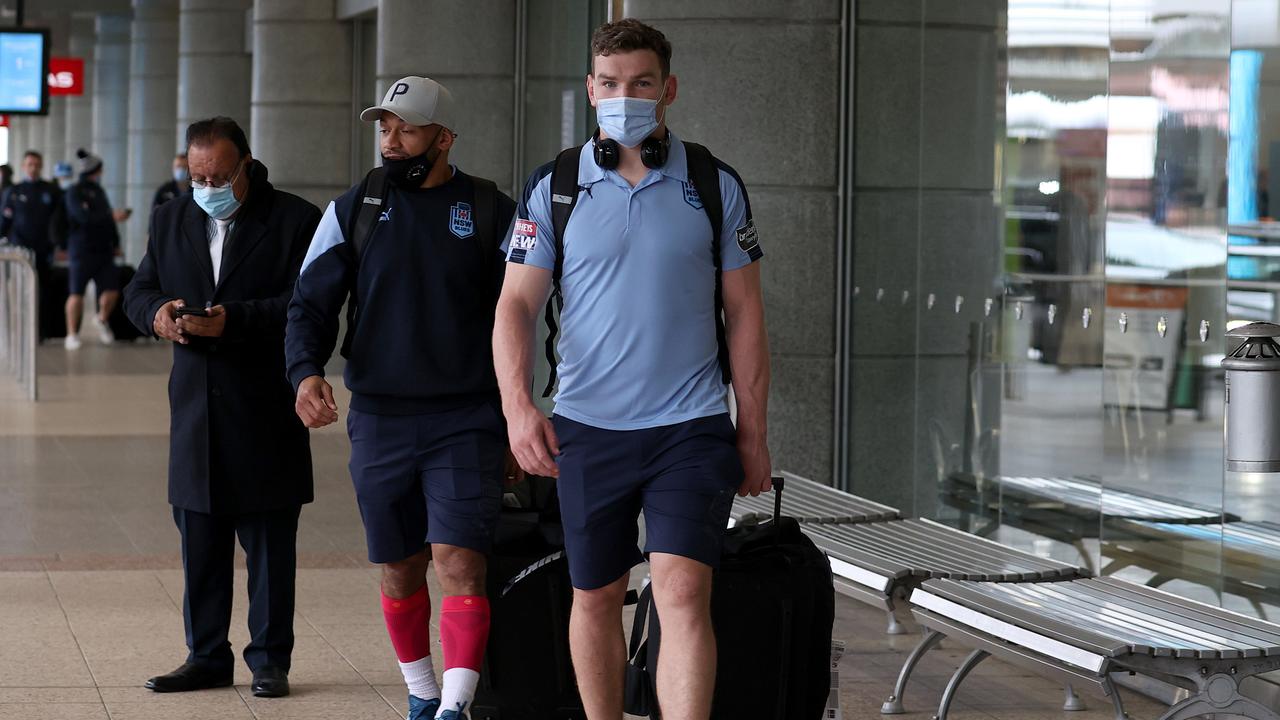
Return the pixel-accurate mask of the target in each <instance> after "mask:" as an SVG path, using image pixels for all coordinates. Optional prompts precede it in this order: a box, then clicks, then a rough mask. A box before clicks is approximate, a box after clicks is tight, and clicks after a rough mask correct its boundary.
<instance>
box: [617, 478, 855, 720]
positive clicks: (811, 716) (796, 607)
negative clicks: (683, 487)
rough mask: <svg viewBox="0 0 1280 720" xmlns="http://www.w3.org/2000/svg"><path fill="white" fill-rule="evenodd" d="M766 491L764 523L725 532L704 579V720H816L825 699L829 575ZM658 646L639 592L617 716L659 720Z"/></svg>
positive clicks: (652, 617) (646, 597)
mask: <svg viewBox="0 0 1280 720" xmlns="http://www.w3.org/2000/svg"><path fill="white" fill-rule="evenodd" d="M773 482H774V517H773V519H772V520H768V521H765V522H763V523H758V522H751V521H749V522H746V523H743V524H739V525H737V526H735V527H734V528H732V529H730V530H729V531H728V532H727V534H726V536H725V542H724V554H723V555H722V557H721V560H720V569H719V570H717V571H716V574H715V578H714V580H713V584H712V590H711V621H712V624H713V625H714V627H715V635H716V651H717V656H718V660H717V669H716V686H715V695H714V697H713V699H712V706H711V717H712V719H713V720H742V719H743V718H751V720H819V718H822V717H823V712H824V710H825V708H826V704H827V699H828V696H829V694H830V690H831V670H830V668H831V628H832V625H833V623H834V621H835V587H834V585H833V584H832V579H831V566H830V564H829V563H828V561H827V557H826V555H825V554H823V552H822V551H821V550H819V549H818V547H817V546H816V545H814V544H813V541H812V540H810V539H809V538H808V537H807V536H806V535H805V534H804V533H803V532H802V531H801V530H800V524H799V523H798V522H796V520H795V519H794V518H789V517H781V514H780V510H781V504H782V491H783V481H782V479H781V478H774V480H773ZM646 624H647V626H648V633H647V637H646V633H645V629H646ZM661 640H662V637H661V629H660V625H659V623H658V615H657V612H656V609H655V608H654V607H653V600H652V593H651V589H650V588H649V587H646V588H645V589H644V591H643V592H642V593H641V594H640V602H639V605H638V606H637V607H636V616H635V624H634V626H633V627H632V630H631V643H630V664H629V665H628V667H627V692H626V702H627V712H629V713H632V714H635V715H648V716H649V717H650V718H654V719H655V720H657V719H658V718H660V717H661V716H660V714H659V712H658V704H657V701H656V692H655V688H654V677H655V673H656V670H657V667H658V651H659V647H660V646H661Z"/></svg>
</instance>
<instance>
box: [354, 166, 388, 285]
mask: <svg viewBox="0 0 1280 720" xmlns="http://www.w3.org/2000/svg"><path fill="white" fill-rule="evenodd" d="M386 189H387V171H386V168H383V167H376V168H374V169H372V170H370V171H369V172H368V174H367V175H365V176H364V181H363V182H362V183H361V184H360V191H359V192H357V193H356V196H357V197H359V198H360V202H359V204H358V205H356V207H355V209H354V212H353V213H352V220H351V234H350V235H348V236H347V237H348V239H349V240H350V241H351V246H352V247H351V249H352V250H353V251H354V252H353V254H354V255H355V259H356V263H357V264H359V262H360V258H361V257H362V256H363V255H364V249H365V247H367V246H368V244H369V237H370V236H372V235H373V228H374V226H375V225H377V224H378V217H379V216H380V215H382V206H383V204H384V203H385V202H386Z"/></svg>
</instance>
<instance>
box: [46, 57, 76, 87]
mask: <svg viewBox="0 0 1280 720" xmlns="http://www.w3.org/2000/svg"><path fill="white" fill-rule="evenodd" d="M49 94H50V95H83V94H84V59H82V58H57V57H56V58H49Z"/></svg>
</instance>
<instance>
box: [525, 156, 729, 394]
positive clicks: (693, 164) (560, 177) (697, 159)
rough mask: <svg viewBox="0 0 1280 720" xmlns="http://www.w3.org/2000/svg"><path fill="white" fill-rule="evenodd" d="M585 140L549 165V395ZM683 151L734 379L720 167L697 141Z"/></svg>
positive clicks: (725, 357) (720, 335)
mask: <svg viewBox="0 0 1280 720" xmlns="http://www.w3.org/2000/svg"><path fill="white" fill-rule="evenodd" d="M583 147H584V146H582V145H579V146H577V147H571V148H567V149H565V150H561V151H560V154H559V155H557V156H556V164H555V168H554V169H553V170H552V171H551V224H552V233H551V238H552V241H553V242H554V243H555V250H556V261H555V267H554V268H552V270H551V282H552V290H551V297H550V298H549V299H548V300H547V310H546V321H547V345H546V353H547V365H548V366H549V367H550V370H551V374H550V376H549V377H548V379H547V387H546V389H545V390H543V391H542V397H550V396H551V393H552V391H553V390H554V388H555V385H556V334H557V333H558V332H559V330H560V328H559V327H558V326H557V325H556V313H558V312H560V311H561V310H563V309H564V296H563V295H562V294H561V292H560V276H561V274H562V273H563V271H564V232H565V228H567V227H569V216H570V215H572V214H573V208H574V206H575V205H577V203H578V191H579V190H581V189H582V188H581V187H579V185H578V158H579V156H580V155H581V154H582V149H583ZM684 150H685V156H686V157H687V158H688V169H689V181H690V182H691V183H692V184H693V188H694V190H696V191H697V192H698V197H699V198H700V199H701V200H702V208H703V210H705V211H706V213H707V220H708V221H710V223H711V258H712V262H713V263H714V264H715V268H716V296H715V318H716V345H717V348H718V349H717V360H718V361H719V363H720V377H721V380H722V381H723V382H724V384H725V385H728V384H729V382H730V380H732V379H733V378H732V374H731V373H730V371H729V343H728V342H727V341H726V340H725V331H724V298H723V297H722V296H721V292H720V283H721V277H720V275H721V269H720V235H721V234H722V233H723V230H724V200H723V198H721V196H720V169H719V167H718V166H717V162H716V159H715V156H713V155H712V154H711V151H710V150H708V149H706V148H705V147H703V146H702V145H699V144H697V143H691V142H686V143H684Z"/></svg>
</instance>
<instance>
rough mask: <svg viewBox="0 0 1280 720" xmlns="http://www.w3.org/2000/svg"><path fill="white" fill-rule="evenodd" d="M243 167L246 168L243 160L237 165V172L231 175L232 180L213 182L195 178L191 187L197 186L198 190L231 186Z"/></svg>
mask: <svg viewBox="0 0 1280 720" xmlns="http://www.w3.org/2000/svg"><path fill="white" fill-rule="evenodd" d="M243 169H244V163H243V162H242V163H240V164H239V165H237V166H236V172H235V174H234V175H232V176H231V179H230V180H227V181H225V182H221V183H211V182H206V181H204V180H195V179H193V180H192V181H191V187H193V188H196V189H197V190H204V189H206V188H213V189H215V190H220V189H222V188H227V187H231V185H232V183H234V182H235V181H236V178H238V177H240V171H241V170H243Z"/></svg>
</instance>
